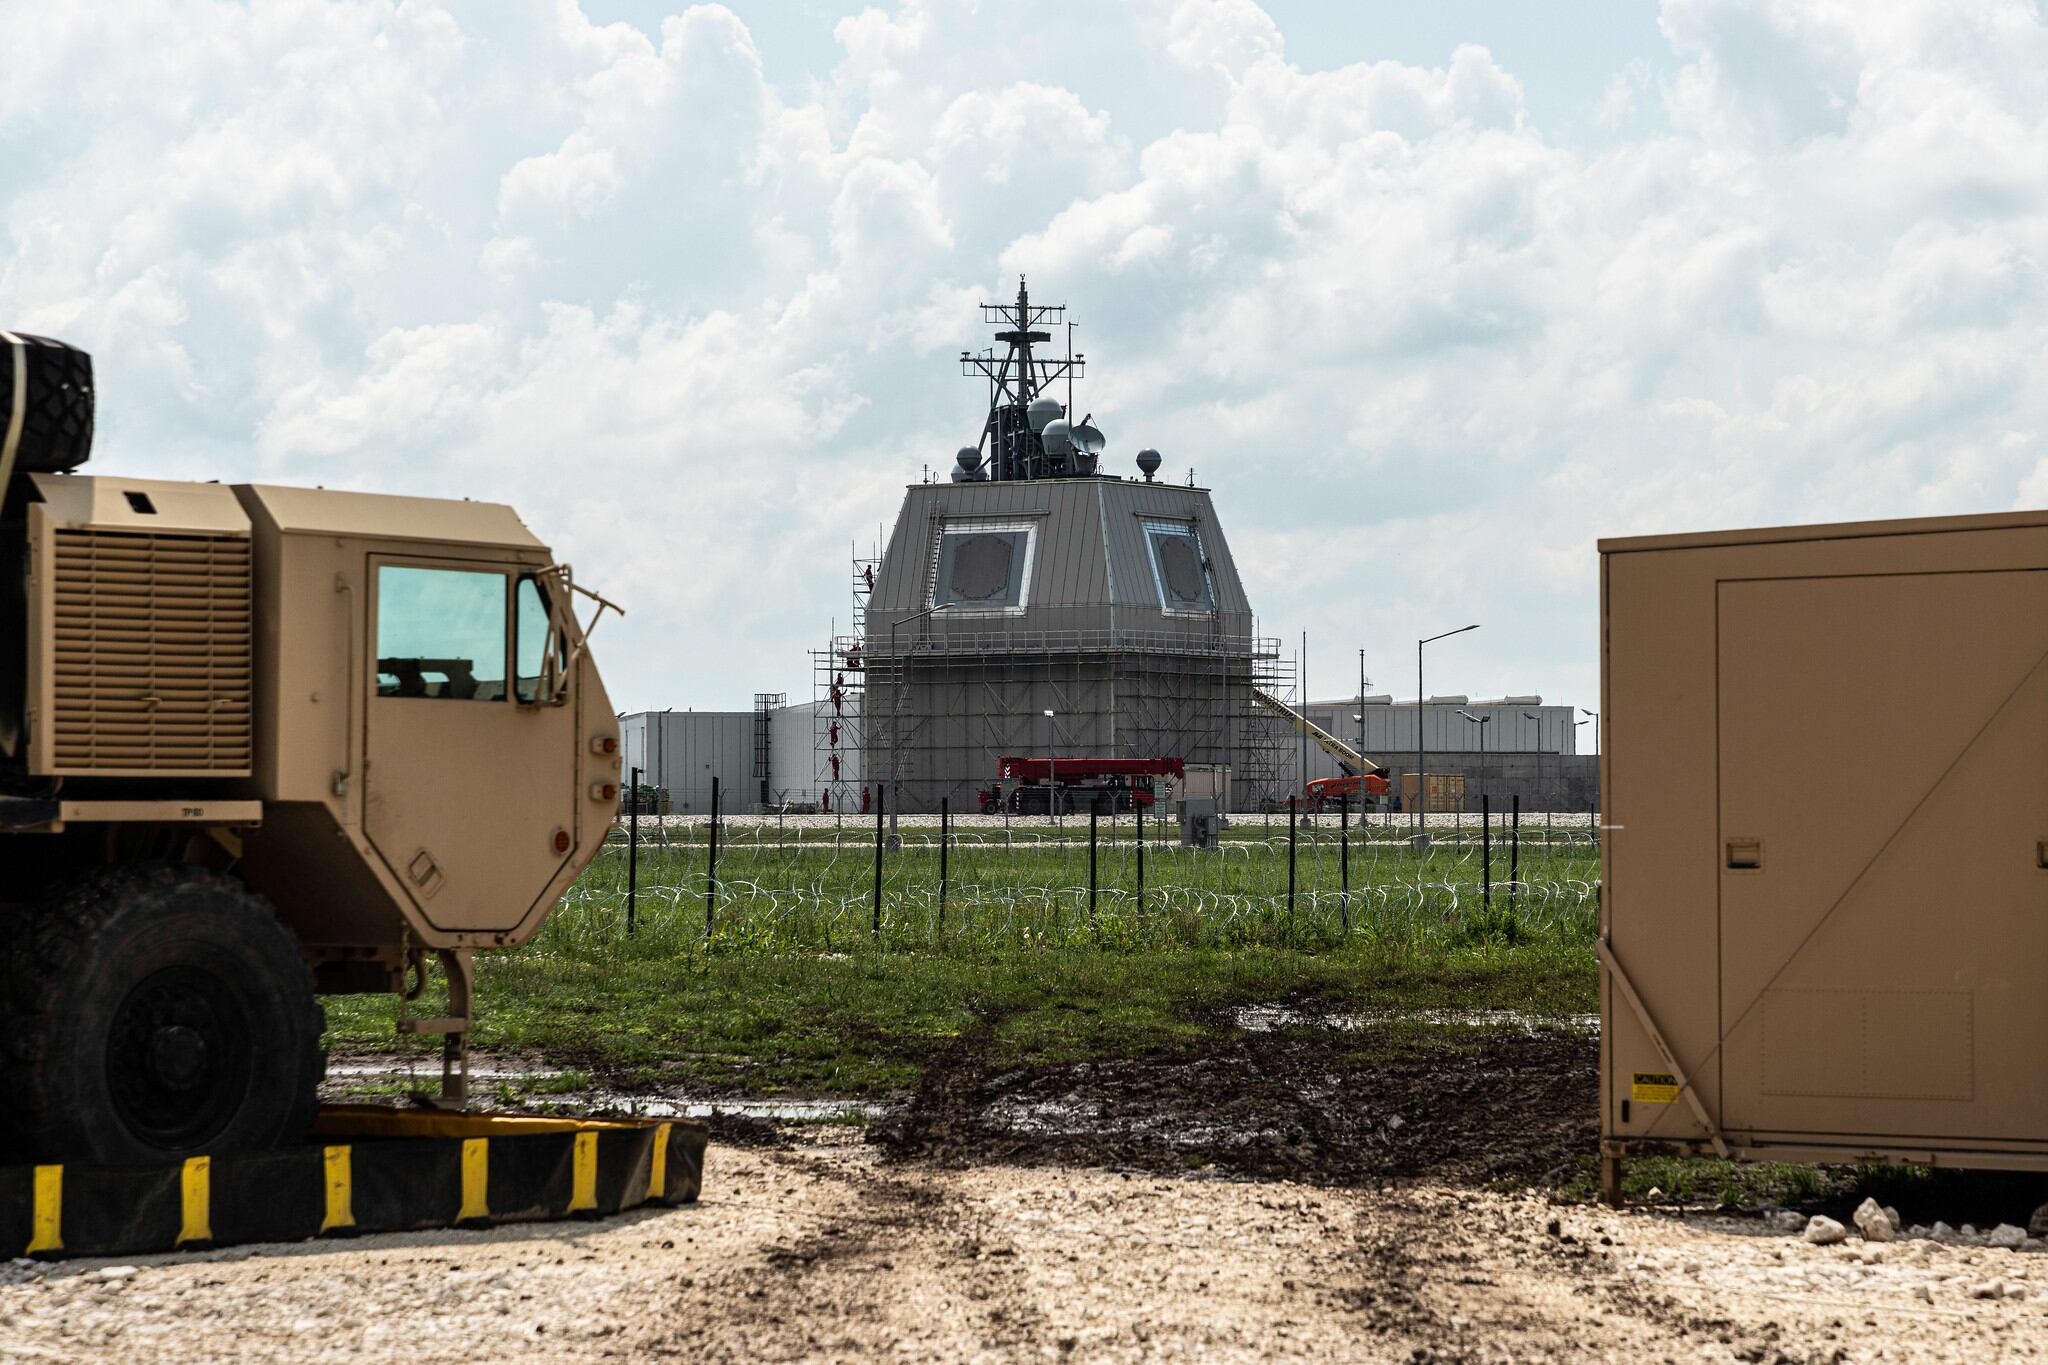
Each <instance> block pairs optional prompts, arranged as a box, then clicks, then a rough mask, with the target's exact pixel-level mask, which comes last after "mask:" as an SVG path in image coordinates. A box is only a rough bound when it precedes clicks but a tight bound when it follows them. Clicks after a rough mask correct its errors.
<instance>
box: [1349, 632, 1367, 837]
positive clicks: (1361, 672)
mask: <svg viewBox="0 0 2048 1365" xmlns="http://www.w3.org/2000/svg"><path fill="white" fill-rule="evenodd" d="M1351 719H1353V720H1355V721H1357V722H1358V757H1359V759H1360V760H1361V761H1363V760H1364V759H1365V651H1364V650H1362V649H1361V650H1359V651H1358V714H1357V715H1355V716H1353V717H1352V718H1351ZM1358 819H1359V823H1360V824H1363V823H1364V822H1365V769H1364V768H1362V767H1361V768H1360V769H1359V770H1358Z"/></svg>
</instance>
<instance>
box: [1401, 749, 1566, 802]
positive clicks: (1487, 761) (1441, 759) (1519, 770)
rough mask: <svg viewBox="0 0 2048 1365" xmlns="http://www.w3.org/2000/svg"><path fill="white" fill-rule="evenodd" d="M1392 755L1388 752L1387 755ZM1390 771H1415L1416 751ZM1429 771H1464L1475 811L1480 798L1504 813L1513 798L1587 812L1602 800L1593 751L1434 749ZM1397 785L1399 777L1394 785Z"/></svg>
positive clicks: (1468, 800) (1466, 799)
mask: <svg viewBox="0 0 2048 1365" xmlns="http://www.w3.org/2000/svg"><path fill="white" fill-rule="evenodd" d="M1392 757H1394V756H1392V755H1390V756H1389V758H1392ZM1387 767H1388V768H1389V769H1390V770H1391V771H1392V772H1394V773H1412V772H1414V771H1415V755H1414V754H1412V753H1411V754H1409V755H1408V756H1407V759H1406V761H1405V762H1399V763H1397V762H1391V761H1390V762H1388V763H1387ZM1429 770H1430V771H1431V772H1433V773H1463V774H1464V775H1465V809H1466V810H1467V811H1477V810H1478V809H1479V799H1480V797H1482V796H1484V797H1486V798H1488V799H1489V800H1490V801H1491V802H1492V803H1493V809H1494V810H1495V811H1506V810H1508V809H1509V808H1510V806H1511V804H1512V802H1513V800H1514V798H1515V797H1518V796H1519V797H1520V798H1521V800H1522V809H1523V810H1525V811H1546V810H1548V811H1585V810H1591V809H1595V808H1597V807H1598V805H1599V802H1600V758H1599V755H1597V754H1485V755H1481V754H1476V753H1447V754H1439V753H1436V752H1434V751H1432V752H1431V753H1430V755H1429ZM1398 786H1399V783H1398V781H1397V783H1396V788H1397V789H1398Z"/></svg>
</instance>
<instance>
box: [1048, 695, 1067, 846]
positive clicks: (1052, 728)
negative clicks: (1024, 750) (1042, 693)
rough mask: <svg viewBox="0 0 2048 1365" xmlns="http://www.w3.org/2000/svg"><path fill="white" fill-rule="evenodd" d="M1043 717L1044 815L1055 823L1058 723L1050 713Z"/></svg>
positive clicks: (1057, 810)
mask: <svg viewBox="0 0 2048 1365" xmlns="http://www.w3.org/2000/svg"><path fill="white" fill-rule="evenodd" d="M1043 715H1044V716H1045V782H1046V799H1045V813H1046V814H1047V815H1050V816H1052V817H1053V819H1054V820H1055V821H1057V820H1058V819H1059V813H1060V756H1059V748H1058V746H1059V722H1058V719H1057V718H1056V717H1055V716H1054V715H1053V713H1052V712H1051V711H1046V712H1044V713H1043ZM1061 828H1063V829H1064V828H1065V826H1061Z"/></svg>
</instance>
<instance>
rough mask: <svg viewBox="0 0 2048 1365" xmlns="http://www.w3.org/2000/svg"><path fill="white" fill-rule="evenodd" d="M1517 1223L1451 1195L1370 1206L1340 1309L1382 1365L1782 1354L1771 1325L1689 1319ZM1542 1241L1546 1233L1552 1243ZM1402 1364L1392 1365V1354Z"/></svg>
mask: <svg viewBox="0 0 2048 1365" xmlns="http://www.w3.org/2000/svg"><path fill="white" fill-rule="evenodd" d="M1534 1216H1535V1215H1534V1214H1533V1213H1532V1212H1530V1211H1528V1210H1526V1209H1523V1210H1504V1209H1502V1208H1501V1207H1500V1206H1499V1205H1498V1204H1496V1203H1493V1202H1491V1201H1487V1200H1483V1199H1474V1198H1472V1197H1471V1196H1470V1195H1469V1194H1468V1193H1467V1192H1464V1191H1457V1190H1438V1191H1424V1190H1419V1189H1412V1188H1411V1189H1404V1190H1398V1191H1391V1192H1383V1193H1382V1195H1381V1197H1380V1199H1379V1200H1378V1201H1376V1203H1375V1205H1374V1206H1373V1209H1372V1212H1371V1214H1370V1216H1369V1219H1368V1221H1367V1223H1366V1225H1365V1226H1363V1227H1361V1229H1360V1231H1359V1235H1358V1239H1357V1246H1356V1252H1355V1255H1356V1271H1357V1283H1356V1285H1355V1286H1354V1287H1353V1288H1352V1289H1351V1290H1349V1291H1348V1293H1347V1294H1346V1295H1345V1299H1346V1302H1347V1303H1348V1304H1349V1306H1351V1307H1352V1308H1353V1309H1355V1310H1356V1311H1357V1312H1358V1314H1359V1321H1360V1323H1361V1325H1362V1327H1363V1328H1364V1330H1365V1331H1366V1332H1367V1333H1368V1334H1369V1335H1371V1336H1373V1337H1375V1338H1377V1339H1379V1340H1380V1341H1381V1342H1383V1343H1385V1344H1386V1345H1387V1346H1388V1347H1389V1348H1390V1349H1389V1355H1391V1356H1392V1358H1396V1359H1401V1358H1405V1359H1407V1360H1410V1361H1413V1362H1416V1365H1451V1362H1460V1363H1462V1362H1466V1361H1475V1362H1476V1361H1497V1360H1502V1359H1512V1360H1515V1361H1556V1362H1565V1361H1574V1362H1576V1361H1615V1362H1622V1361H1626V1362H1631V1365H1633V1362H1637V1361H1642V1360H1667V1359H1686V1358H1694V1357H1697V1356H1699V1355H1700V1354H1702V1353H1703V1352H1709V1351H1711V1352H1712V1353H1713V1354H1714V1355H1715V1356H1716V1358H1724V1359H1734V1360H1741V1361H1770V1362H1776V1361H1792V1360H1805V1359H1806V1358H1807V1357H1806V1356H1805V1355H1803V1354H1802V1355H1797V1356H1795V1355H1791V1354H1787V1353H1786V1352H1785V1351H1784V1349H1783V1347H1784V1344H1785V1341H1784V1333H1783V1332H1782V1330H1781V1329H1780V1327H1779V1325H1778V1324H1777V1323H1776V1322H1772V1321H1766V1322H1761V1323H1754V1322H1753V1323H1740V1322H1737V1321H1735V1320H1734V1319H1732V1318H1729V1317H1725V1316H1720V1315H1709V1314H1702V1313H1700V1312H1699V1311H1697V1310H1696V1309H1693V1308H1690V1307H1688V1306H1687V1305H1685V1304H1684V1303H1682V1302H1681V1301H1679V1300H1678V1299H1677V1298H1675V1297H1673V1296H1672V1295H1670V1294H1668V1293H1664V1292H1661V1291H1659V1290H1657V1289H1656V1288H1654V1287H1653V1286H1647V1285H1645V1284H1643V1283H1642V1282H1641V1281H1640V1279H1639V1277H1636V1276H1633V1275H1631V1274H1630V1273H1629V1272H1628V1271H1627V1270H1626V1269H1624V1268H1622V1267H1620V1266H1619V1265H1618V1264H1617V1262H1616V1258H1615V1255H1614V1251H1613V1249H1612V1248H1613V1246H1618V1245H1619V1242H1618V1241H1616V1240H1614V1239H1611V1238H1610V1239H1608V1241H1609V1245H1603V1244H1602V1241H1601V1238H1605V1237H1606V1234H1600V1235H1599V1237H1586V1236H1580V1235H1577V1234H1575V1233H1573V1232H1571V1231H1566V1230H1564V1229H1563V1228H1562V1226H1561V1225H1560V1222H1559V1220H1558V1219H1556V1218H1555V1217H1553V1218H1551V1219H1549V1220H1547V1223H1546V1225H1545V1227H1544V1230H1543V1231H1542V1232H1541V1233H1540V1234H1538V1235H1535V1236H1532V1235H1531V1233H1532V1232H1535V1228H1534V1227H1533V1226H1532V1225H1531V1223H1530V1221H1529V1220H1531V1219H1532V1218H1533V1217H1534ZM1553 1229H1555V1230H1553ZM1404 1350H1405V1356H1404V1355H1403V1351H1404Z"/></svg>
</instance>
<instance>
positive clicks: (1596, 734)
mask: <svg viewBox="0 0 2048 1365" xmlns="http://www.w3.org/2000/svg"><path fill="white" fill-rule="evenodd" d="M1579 714H1580V715H1584V716H1591V717H1592V718H1593V752H1594V753H1596V754H1597V753H1599V752H1600V713H1599V712H1598V711H1588V710H1587V709H1586V708H1585V707H1583V706H1581V707H1580V708H1579Z"/></svg>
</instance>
